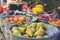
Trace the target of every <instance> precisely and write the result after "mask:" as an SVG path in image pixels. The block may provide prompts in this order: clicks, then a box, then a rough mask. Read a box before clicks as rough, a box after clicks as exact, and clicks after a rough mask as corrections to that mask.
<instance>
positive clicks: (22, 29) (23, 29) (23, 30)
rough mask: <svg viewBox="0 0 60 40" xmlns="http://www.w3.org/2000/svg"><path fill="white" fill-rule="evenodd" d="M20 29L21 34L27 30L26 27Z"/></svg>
mask: <svg viewBox="0 0 60 40" xmlns="http://www.w3.org/2000/svg"><path fill="white" fill-rule="evenodd" d="M18 29H19V31H20V32H22V33H23V32H25V29H26V28H25V27H18Z"/></svg>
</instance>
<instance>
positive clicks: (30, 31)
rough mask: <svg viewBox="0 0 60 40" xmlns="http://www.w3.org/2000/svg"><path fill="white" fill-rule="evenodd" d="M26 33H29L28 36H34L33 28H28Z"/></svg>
mask: <svg viewBox="0 0 60 40" xmlns="http://www.w3.org/2000/svg"><path fill="white" fill-rule="evenodd" d="M26 34H27V35H28V36H31V37H32V36H33V31H32V30H31V29H27V30H26Z"/></svg>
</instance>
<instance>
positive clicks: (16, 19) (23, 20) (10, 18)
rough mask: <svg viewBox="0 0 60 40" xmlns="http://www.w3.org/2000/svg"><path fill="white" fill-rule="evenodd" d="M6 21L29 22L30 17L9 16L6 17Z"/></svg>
mask: <svg viewBox="0 0 60 40" xmlns="http://www.w3.org/2000/svg"><path fill="white" fill-rule="evenodd" d="M6 21H7V22H15V23H18V22H29V20H28V18H26V17H20V18H19V17H17V16H16V17H9V18H6Z"/></svg>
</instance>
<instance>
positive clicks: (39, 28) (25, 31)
mask: <svg viewBox="0 0 60 40" xmlns="http://www.w3.org/2000/svg"><path fill="white" fill-rule="evenodd" d="M47 26H48V25H44V23H42V22H40V23H31V24H24V23H20V24H18V26H13V27H12V28H11V33H12V34H13V35H15V36H18V37H19V36H23V37H28V38H48V37H49V36H48V35H47V34H46V33H45V31H46V30H48V29H49V26H48V27H47Z"/></svg>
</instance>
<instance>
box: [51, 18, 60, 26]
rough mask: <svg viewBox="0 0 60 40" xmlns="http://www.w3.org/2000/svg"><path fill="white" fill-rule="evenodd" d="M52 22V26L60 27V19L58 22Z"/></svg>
mask: <svg viewBox="0 0 60 40" xmlns="http://www.w3.org/2000/svg"><path fill="white" fill-rule="evenodd" d="M50 22H51V24H53V25H56V26H60V19H59V20H57V21H54V20H51V21H50Z"/></svg>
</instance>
